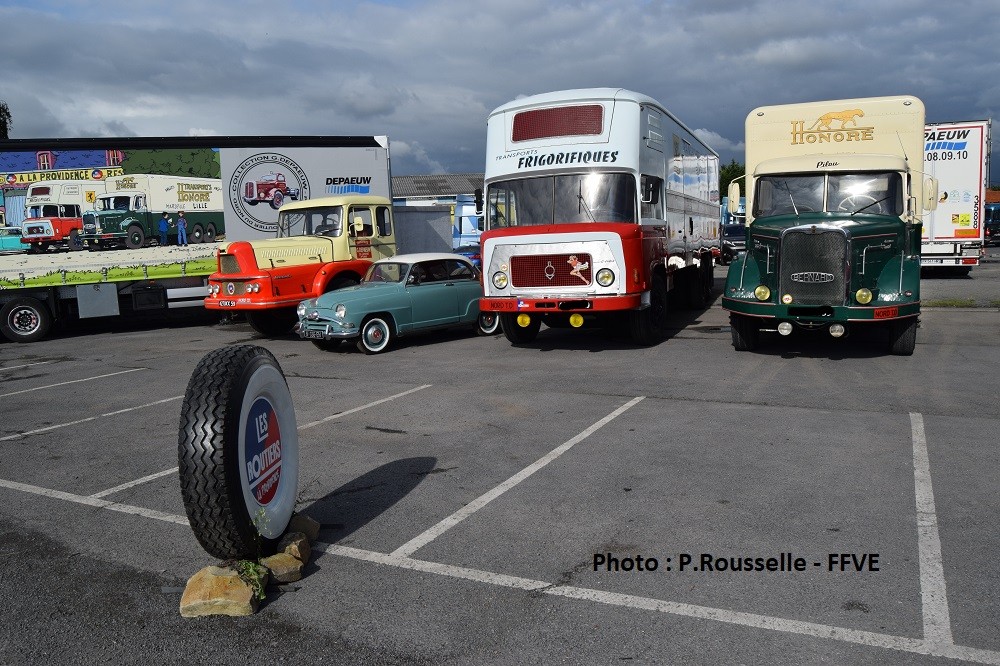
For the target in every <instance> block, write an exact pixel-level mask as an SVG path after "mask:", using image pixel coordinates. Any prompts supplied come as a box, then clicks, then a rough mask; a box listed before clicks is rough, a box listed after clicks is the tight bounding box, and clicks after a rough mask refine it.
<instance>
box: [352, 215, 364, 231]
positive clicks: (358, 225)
mask: <svg viewBox="0 0 1000 666" xmlns="http://www.w3.org/2000/svg"><path fill="white" fill-rule="evenodd" d="M364 230H365V221H364V220H363V219H361V217H360V216H359V217H355V218H354V231H355V233H359V234H360V233H361V232H362V231H364Z"/></svg>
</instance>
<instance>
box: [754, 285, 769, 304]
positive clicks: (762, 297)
mask: <svg viewBox="0 0 1000 666" xmlns="http://www.w3.org/2000/svg"><path fill="white" fill-rule="evenodd" d="M753 295H754V296H755V297H756V298H757V300H758V301H766V300H767V299H769V298H771V290H770V289H768V288H767V285H763V284H761V285H757V288H756V289H754V290H753Z"/></svg>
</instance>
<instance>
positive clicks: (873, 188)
mask: <svg viewBox="0 0 1000 666" xmlns="http://www.w3.org/2000/svg"><path fill="white" fill-rule="evenodd" d="M753 210H754V216H755V217H768V216H771V215H799V214H801V213H813V212H828V213H848V214H851V215H853V214H855V213H866V214H870V215H902V214H903V179H902V177H901V176H900V175H899V174H898V173H895V172H892V171H889V172H878V173H831V174H822V173H818V174H803V175H775V176H761V177H760V178H758V179H757V193H756V196H755V197H754V203H753Z"/></svg>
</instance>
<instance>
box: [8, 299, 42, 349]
mask: <svg viewBox="0 0 1000 666" xmlns="http://www.w3.org/2000/svg"><path fill="white" fill-rule="evenodd" d="M50 328H52V315H51V314H50V313H49V310H48V308H47V307H45V304H44V303H42V302H41V301H39V300H37V299H34V298H28V297H26V296H25V297H22V298H15V299H14V300H12V301H9V302H8V303H7V304H6V305H4V306H3V310H0V332H2V333H3V335H4V337H5V338H7V339H8V340H10V341H11V342H35V341H36V340H41V339H42V338H44V337H45V335H46V334H47V333H48V332H49V329H50Z"/></svg>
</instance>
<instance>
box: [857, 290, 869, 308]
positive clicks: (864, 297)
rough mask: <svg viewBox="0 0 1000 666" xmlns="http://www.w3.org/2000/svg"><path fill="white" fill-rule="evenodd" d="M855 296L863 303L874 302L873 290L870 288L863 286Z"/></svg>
mask: <svg viewBox="0 0 1000 666" xmlns="http://www.w3.org/2000/svg"><path fill="white" fill-rule="evenodd" d="M854 298H856V299H857V300H858V303H861V305H868V304H869V303H871V302H872V292H871V290H870V289H865V288H864V287H862V288H861V289H858V293H856V294H854Z"/></svg>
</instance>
